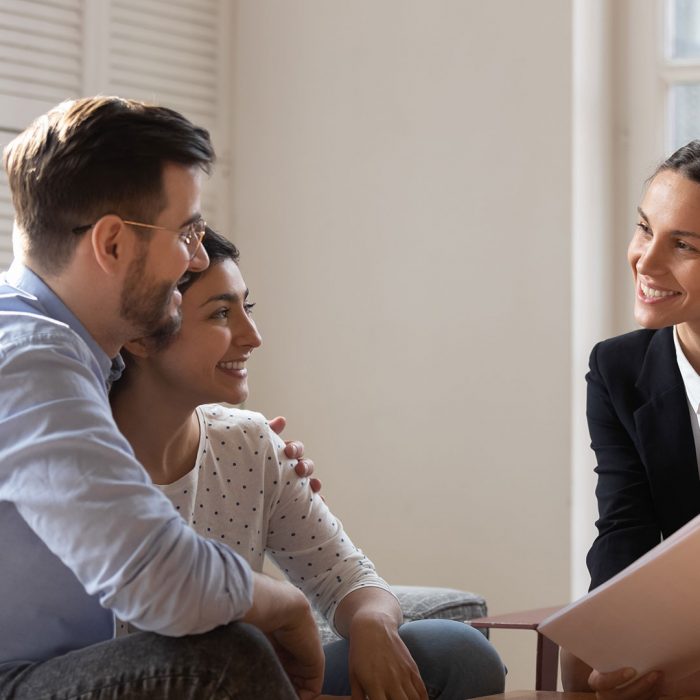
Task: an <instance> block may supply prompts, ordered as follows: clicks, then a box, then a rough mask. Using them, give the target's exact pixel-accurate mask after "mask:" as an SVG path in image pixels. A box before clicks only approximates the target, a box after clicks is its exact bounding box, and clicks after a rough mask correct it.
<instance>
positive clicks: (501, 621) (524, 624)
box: [469, 605, 564, 630]
mask: <svg viewBox="0 0 700 700" xmlns="http://www.w3.org/2000/svg"><path fill="white" fill-rule="evenodd" d="M562 607H564V606H563V605H554V606H553V607H550V608H535V609H534V610H519V611H518V612H513V613H506V614H505V615H487V616H486V617H476V618H474V619H473V620H469V624H470V625H471V626H472V627H491V628H493V629H510V630H536V629H537V628H538V626H539V624H540V622H542V620H544V619H545V618H547V617H549V616H550V615H553V614H554V613H555V612H557V610H561V609H562Z"/></svg>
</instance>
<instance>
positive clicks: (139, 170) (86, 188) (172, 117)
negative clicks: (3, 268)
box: [4, 97, 215, 273]
mask: <svg viewBox="0 0 700 700" xmlns="http://www.w3.org/2000/svg"><path fill="white" fill-rule="evenodd" d="M214 158H215V156H214V149H213V147H212V145H211V141H210V138H209V133H208V132H207V131H206V130H205V129H201V128H199V127H196V126H194V124H192V123H191V122H190V121H188V120H187V119H186V118H185V117H183V116H182V115H181V114H179V113H178V112H176V111H174V110H172V109H168V108H167V107H159V106H157V105H150V104H146V103H143V102H137V101H135V100H126V99H122V98H119V97H89V98H84V99H80V100H71V101H68V102H62V103H61V104H59V105H58V106H56V107H54V108H53V109H52V110H51V111H49V112H48V113H47V114H45V115H43V116H41V117H39V118H38V119H37V120H36V121H34V122H33V123H32V124H31V126H29V128H27V129H26V130H25V131H23V132H22V133H21V134H19V136H17V137H16V138H15V139H14V140H13V141H12V142H11V143H10V144H8V146H7V147H6V148H5V153H4V165H5V170H6V171H7V176H8V179H9V183H10V190H11V192H12V204H13V205H14V208H15V213H16V217H17V225H18V226H19V228H20V230H21V231H22V233H23V235H24V238H25V241H26V246H27V252H28V254H29V256H30V258H31V259H32V260H35V261H36V262H37V263H38V264H39V265H40V266H41V267H42V268H43V269H45V270H47V271H49V272H54V273H55V272H58V271H60V269H61V268H62V267H64V266H65V265H66V264H67V262H68V261H69V260H70V258H71V256H72V254H73V251H74V249H75V246H76V245H77V243H78V241H79V240H80V234H78V233H75V232H73V229H74V228H76V227H80V226H86V225H88V224H91V223H94V222H95V221H96V220H97V219H99V218H100V217H101V216H103V215H105V214H109V213H111V214H119V215H120V216H122V217H124V218H127V219H134V220H137V221H143V222H145V223H150V222H152V221H154V220H155V218H156V217H157V216H158V214H159V213H160V212H161V211H162V210H163V208H164V207H165V206H166V202H165V197H164V193H163V187H162V172H163V166H164V164H166V163H175V164H178V165H183V166H188V167H189V166H198V167H200V168H202V170H204V171H205V172H207V173H208V172H209V171H210V168H211V165H212V163H213V162H214Z"/></svg>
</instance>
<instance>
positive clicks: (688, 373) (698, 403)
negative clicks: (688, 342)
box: [673, 326, 700, 413]
mask: <svg viewBox="0 0 700 700" xmlns="http://www.w3.org/2000/svg"><path fill="white" fill-rule="evenodd" d="M673 344H674V345H675V346H676V362H677V363H678V369H679V370H680V373H681V377H682V378H683V384H685V393H686V395H687V396H688V401H690V405H691V406H692V407H693V410H694V411H695V413H700V375H698V373H697V372H696V371H695V370H694V369H693V367H692V365H691V364H690V362H688V358H687V357H686V356H685V354H684V353H683V348H681V344H680V341H679V340H678V329H677V328H676V327H675V326H674V327H673Z"/></svg>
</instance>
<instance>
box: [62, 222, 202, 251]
mask: <svg viewBox="0 0 700 700" xmlns="http://www.w3.org/2000/svg"><path fill="white" fill-rule="evenodd" d="M122 221H123V222H124V223H125V224H129V226H139V227H141V228H150V229H156V230H159V231H169V232H170V233H175V234H177V235H178V236H179V238H180V240H181V241H182V242H183V243H184V244H185V247H186V248H187V252H188V253H189V255H190V260H192V259H193V258H194V256H195V255H197V251H198V250H199V244H200V243H201V242H202V238H204V234H205V233H206V231H207V222H206V221H205V220H204V219H196V220H195V221H193V222H192V223H191V224H187V226H185V228H182V229H180V230H179V231H176V230H175V229H172V228H166V227H165V226H154V225H153V224H142V223H141V222H139V221H127V220H126V219H122ZM94 225H95V224H86V225H84V226H76V227H75V228H74V229H73V233H84V232H85V231H87V230H89V229H91V228H92V227H93V226H94Z"/></svg>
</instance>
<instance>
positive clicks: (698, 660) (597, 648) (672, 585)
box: [537, 516, 700, 685]
mask: <svg viewBox="0 0 700 700" xmlns="http://www.w3.org/2000/svg"><path fill="white" fill-rule="evenodd" d="M537 629H538V632H541V633H542V634H543V635H545V636H546V637H548V638H549V639H551V640H553V641H554V642H556V643H557V644H558V645H559V646H561V647H563V648H564V649H567V650H568V651H570V652H571V653H572V654H574V655H575V656H577V657H578V658H580V659H581V660H582V661H585V662H586V663H587V664H588V665H589V666H591V667H592V668H595V669H597V670H598V671H601V672H606V671H614V670H617V669H620V668H625V667H631V668H634V669H635V670H636V671H637V672H638V674H640V675H642V674H644V673H646V672H648V671H654V670H658V671H663V672H664V680H665V685H669V684H671V683H673V682H675V681H678V680H680V679H681V678H685V677H686V676H689V675H691V674H692V673H694V672H696V671H699V670H700V516H697V517H696V518H694V519H693V520H691V521H690V522H689V523H687V524H686V525H684V526H683V527H682V528H680V529H679V530H678V531H676V532H675V533H674V534H673V535H671V536H670V537H669V538H668V539H666V540H664V541H663V542H661V543H660V544H659V545H657V546H656V547H654V549H652V550H651V551H649V552H647V554H645V555H644V556H642V557H640V558H639V559H638V560H637V561H636V562H634V563H633V564H630V566H628V567H627V568H626V569H624V570H623V571H621V572H620V573H619V574H617V575H616V576H614V577H613V578H611V579H610V580H608V581H606V582H605V583H604V584H602V585H601V586H599V587H598V588H596V589H595V590H593V591H591V592H590V593H588V594H587V595H585V596H583V597H582V598H580V599H579V600H576V601H574V602H573V603H571V604H570V605H568V606H566V607H565V608H563V609H561V610H560V611H558V612H556V613H554V614H553V615H551V616H549V617H548V618H546V619H545V620H544V621H543V622H542V623H541V624H540V625H539V627H538V628H537Z"/></svg>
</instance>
